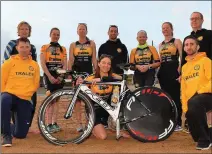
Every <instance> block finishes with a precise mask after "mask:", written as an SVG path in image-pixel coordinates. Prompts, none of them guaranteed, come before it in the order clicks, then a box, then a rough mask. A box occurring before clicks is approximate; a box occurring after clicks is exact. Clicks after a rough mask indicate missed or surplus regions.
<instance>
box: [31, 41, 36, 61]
mask: <svg viewBox="0 0 212 154" xmlns="http://www.w3.org/2000/svg"><path fill="white" fill-rule="evenodd" d="M31 48H32V49H31V51H32V59H33V60H34V61H37V53H36V48H35V46H34V45H32V44H31Z"/></svg>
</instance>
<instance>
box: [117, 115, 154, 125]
mask: <svg viewBox="0 0 212 154" xmlns="http://www.w3.org/2000/svg"><path fill="white" fill-rule="evenodd" d="M152 115H154V113H148V114H144V115H142V116H139V117H136V118H133V119H131V120H127V121H124V122H121V124H127V123H130V122H133V121H135V120H138V119H141V118H145V117H147V116H152Z"/></svg>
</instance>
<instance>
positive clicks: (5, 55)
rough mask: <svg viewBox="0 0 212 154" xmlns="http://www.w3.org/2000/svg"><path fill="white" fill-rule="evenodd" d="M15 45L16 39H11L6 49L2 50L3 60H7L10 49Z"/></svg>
mask: <svg viewBox="0 0 212 154" xmlns="http://www.w3.org/2000/svg"><path fill="white" fill-rule="evenodd" d="M15 45H16V41H15V40H11V41H10V42H9V43H8V44H7V46H6V49H5V50H4V60H7V59H9V58H10V56H11V54H12V50H13V48H14V47H15Z"/></svg>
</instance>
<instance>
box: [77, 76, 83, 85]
mask: <svg viewBox="0 0 212 154" xmlns="http://www.w3.org/2000/svg"><path fill="white" fill-rule="evenodd" d="M82 83H83V79H82V78H81V77H79V78H78V79H77V82H76V85H79V84H82Z"/></svg>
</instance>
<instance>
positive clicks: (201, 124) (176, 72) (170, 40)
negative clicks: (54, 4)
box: [1, 12, 212, 149]
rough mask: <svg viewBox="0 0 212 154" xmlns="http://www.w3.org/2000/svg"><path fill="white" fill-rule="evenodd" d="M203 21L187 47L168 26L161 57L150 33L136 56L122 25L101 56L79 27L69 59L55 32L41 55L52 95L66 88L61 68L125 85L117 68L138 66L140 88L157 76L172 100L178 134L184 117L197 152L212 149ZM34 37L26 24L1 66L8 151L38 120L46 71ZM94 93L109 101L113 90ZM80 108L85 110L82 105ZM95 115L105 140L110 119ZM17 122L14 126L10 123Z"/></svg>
mask: <svg viewBox="0 0 212 154" xmlns="http://www.w3.org/2000/svg"><path fill="white" fill-rule="evenodd" d="M203 21H204V19H203V15H202V14H201V13H200V12H193V13H192V14H191V17H190V22H191V27H192V30H193V31H192V32H191V34H190V35H189V36H187V37H186V38H185V39H184V41H183V43H182V42H181V40H180V39H177V38H174V34H173V30H174V29H173V25H172V23H170V22H164V23H163V24H162V33H163V35H164V41H162V42H161V43H160V45H159V51H158V52H157V50H156V48H155V47H154V46H151V45H148V44H147V39H148V35H147V32H146V31H145V30H140V31H139V32H138V33H137V41H138V46H137V47H136V48H134V49H132V51H131V53H130V56H128V50H127V48H126V46H125V44H123V43H122V42H121V40H120V39H119V38H118V34H119V32H118V26H116V25H111V26H110V27H109V29H108V36H109V39H108V40H107V41H106V42H105V43H104V44H102V45H101V46H100V48H99V50H98V56H97V54H96V45H95V42H94V41H93V40H90V39H89V38H88V37H87V30H88V29H87V28H88V27H87V25H86V24H85V23H79V24H78V27H77V34H78V35H79V40H78V41H76V42H73V43H71V45H70V48H69V57H68V58H67V51H66V48H65V47H64V46H61V45H60V44H59V43H58V42H59V39H60V30H59V29H58V28H52V29H51V31H50V38H51V42H50V43H48V44H45V45H43V46H42V47H41V54H40V61H41V67H42V69H43V72H44V76H43V77H44V82H45V84H46V88H47V91H48V92H50V93H52V92H54V91H55V90H58V89H61V88H63V84H62V83H61V79H60V76H58V75H57V74H56V72H55V68H62V69H68V70H75V71H78V72H87V73H89V74H90V76H88V77H87V78H86V80H88V81H92V82H94V83H95V82H97V81H100V80H101V78H102V77H103V76H111V77H114V78H119V79H120V78H121V76H122V74H123V70H121V69H120V68H118V67H117V64H120V63H128V62H130V63H134V64H136V65H135V67H131V69H132V70H134V71H135V72H134V77H133V81H134V84H135V86H136V87H142V86H152V85H153V84H154V81H155V76H156V74H157V77H158V80H159V83H160V87H161V89H163V90H164V91H166V92H167V93H168V94H169V95H170V96H171V97H172V99H173V100H174V101H175V103H176V106H177V109H178V120H177V126H176V128H175V131H180V130H182V120H181V119H182V118H181V115H182V112H183V115H185V117H186V119H187V120H186V121H187V124H188V127H189V132H190V133H191V135H192V137H193V139H194V141H195V142H198V144H197V147H196V148H197V149H209V148H210V147H211V146H212V144H211V143H212V134H211V133H212V131H211V133H210V129H209V128H208V125H207V118H206V113H207V112H209V111H210V110H212V103H211V101H210V100H211V98H212V94H211V93H212V91H211V59H212V31H211V30H206V29H203V28H202V24H203ZM30 34H31V26H30V25H29V24H28V23H27V22H21V23H20V24H19V25H18V36H19V39H17V40H12V41H10V42H9V43H8V45H7V47H6V50H5V53H4V59H5V61H4V63H3V64H2V66H1V74H2V78H1V81H2V86H1V87H2V94H1V95H2V97H1V106H2V107H1V111H2V112H1V130H2V134H3V142H2V146H12V137H16V138H25V137H26V135H27V133H28V131H29V127H30V126H31V123H32V119H33V116H34V112H35V108H36V91H37V88H38V87H39V79H40V71H39V66H38V64H37V62H36V60H37V55H36V49H35V46H34V45H32V44H31V43H30V41H29V40H28V37H30ZM128 57H130V58H128ZM128 59H129V60H128ZM38 76H39V77H38ZM80 83H82V79H78V80H77V83H76V84H80ZM90 88H91V89H92V91H93V92H95V93H98V94H99V95H100V96H101V95H102V96H104V99H107V100H108V98H109V95H110V94H111V93H112V91H113V88H112V86H111V87H109V88H108V90H107V92H105V91H104V90H102V88H101V86H95V85H94V86H93V87H90ZM105 96H108V97H105ZM56 101H57V100H55V102H56ZM77 104H78V105H80V102H79V103H77ZM56 105H57V103H53V104H52V105H51V106H49V107H48V109H47V110H48V112H49V113H52V114H48V117H47V122H48V124H49V125H48V126H47V129H48V131H49V132H51V133H53V132H57V131H60V127H59V126H58V124H57V118H56V117H57V115H56V114H57V111H56V110H57V109H58V108H57V106H56ZM95 110H96V113H98V114H96V119H97V120H96V123H95V126H94V129H93V134H94V135H95V136H96V137H97V138H100V139H105V138H106V137H107V134H106V131H105V125H106V123H107V118H108V114H107V113H105V112H103V111H101V110H100V109H99V107H98V106H97V107H96V109H95ZM53 113H54V114H53ZM11 118H12V121H13V124H11V123H10V120H11ZM78 118H80V117H78ZM210 135H211V136H210ZM125 136H127V134H125Z"/></svg>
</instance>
